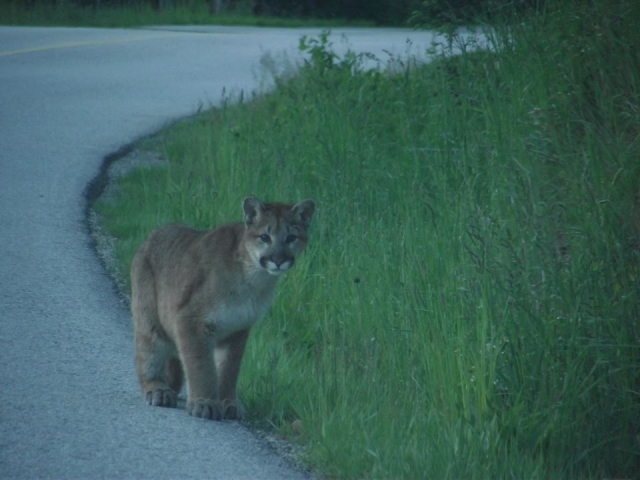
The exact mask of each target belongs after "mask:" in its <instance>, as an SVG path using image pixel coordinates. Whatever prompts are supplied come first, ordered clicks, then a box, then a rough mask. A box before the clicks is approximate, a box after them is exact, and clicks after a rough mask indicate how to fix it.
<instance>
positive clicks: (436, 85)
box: [3, 0, 640, 479]
mask: <svg viewBox="0 0 640 480" xmlns="http://www.w3.org/2000/svg"><path fill="white" fill-rule="evenodd" d="M66 3H67V4H73V7H74V8H76V7H77V6H78V5H81V4H82V6H83V8H84V7H90V8H98V9H102V8H107V6H108V8H111V7H112V6H114V5H113V3H118V5H115V6H116V7H118V8H120V7H124V6H125V5H124V4H126V6H127V7H129V6H130V3H131V2H124V1H122V2H107V0H103V1H102V2H96V1H94V2H84V3H82V2H72V1H71V0H69V1H68V2H66ZM137 3H138V4H139V5H140V6H139V7H136V8H143V7H144V8H147V3H146V2H137ZM334 3H335V4H336V5H338V3H339V4H340V5H341V6H342V7H344V10H340V15H338V14H337V13H336V15H338V16H340V17H343V18H350V17H349V15H350V14H349V12H350V11H353V12H354V13H353V15H354V17H353V18H356V15H355V12H358V11H360V12H362V10H358V9H356V6H360V7H359V8H363V7H364V2H357V1H353V2H348V1H345V2H326V3H324V2H323V3H321V2H313V1H309V2H287V1H284V0H282V1H275V0H274V1H271V2H267V1H264V2H251V3H250V4H248V3H242V2H241V1H240V0H238V2H236V3H223V4H222V5H221V7H224V8H228V9H233V8H240V7H241V5H244V6H245V7H244V8H246V7H247V5H249V6H250V7H251V8H250V9H253V10H255V9H256V8H258V7H259V8H258V13H260V14H263V13H267V14H270V15H276V14H277V15H285V16H286V15H291V16H298V15H300V16H304V15H317V16H319V17H322V16H323V15H324V13H323V11H322V10H321V9H322V8H324V7H327V8H328V5H330V4H331V5H333V4H334ZM61 4H62V2H61V1H59V2H58V3H56V8H58V7H59V6H60V5H61ZM143 4H144V5H143ZM200 4H202V5H204V6H205V7H206V8H210V5H211V4H210V3H207V4H206V5H205V3H204V2H200ZM3 5H4V6H5V8H6V6H7V5H13V6H14V7H15V3H11V2H10V3H6V2H5V3H4V4H3ZM167 5H169V2H157V3H156V5H155V8H158V9H160V10H162V9H173V10H174V11H176V12H180V11H184V9H187V10H188V8H191V7H193V6H195V5H196V2H195V1H193V2H188V3H187V2H178V1H177V0H176V1H175V2H173V3H172V4H171V5H172V6H167ZM187 5H190V6H191V7H188V6H187ZM202 5H200V6H201V7H202ZM367 5H371V8H370V9H367V11H366V12H364V13H362V15H361V16H357V18H364V19H366V20H369V21H373V22H378V23H386V21H384V20H381V18H383V17H384V19H392V18H395V17H393V16H392V15H391V14H389V13H385V14H384V15H383V14H382V13H380V12H389V11H390V10H388V9H390V8H391V7H392V5H395V6H394V7H393V8H396V10H394V11H395V12H396V13H395V14H394V15H396V14H397V20H391V21H390V22H389V23H397V24H402V23H404V22H406V21H408V20H409V19H411V22H412V23H413V24H414V25H431V24H432V23H437V22H441V21H442V20H447V19H448V20H451V21H454V22H458V21H462V20H464V21H470V20H471V21H473V23H474V24H476V25H486V26H487V27H489V28H487V29H486V31H485V32H486V34H487V35H489V38H490V43H491V49H490V50H489V51H479V50H478V49H477V48H476V47H477V46H476V45H474V44H464V45H461V46H462V47H463V48H462V51H463V53H462V54H461V55H458V56H455V57H452V56H450V55H447V54H446V53H445V54H438V55H436V54H434V55H433V61H432V62H431V63H430V64H428V65H416V64H415V63H413V62H411V61H407V60H405V59H399V58H392V59H380V60H381V65H383V64H386V61H387V60H392V62H391V69H388V70H384V69H378V70H365V69H364V68H363V66H362V65H363V61H364V59H365V56H361V55H355V54H353V53H349V54H347V55H345V56H343V57H339V56H337V55H336V54H335V53H334V52H333V50H332V41H333V39H332V38H331V36H330V35H329V34H327V33H325V34H323V35H321V36H319V37H317V38H303V39H302V40H301V43H300V48H301V50H302V51H303V52H304V53H305V61H304V63H303V64H302V65H301V67H300V69H299V72H298V74H297V75H296V76H294V77H291V76H289V75H284V74H281V73H278V72H279V70H278V65H277V63H273V62H271V63H269V62H265V65H267V66H269V67H270V70H271V71H272V72H273V73H274V75H275V82H276V85H277V89H276V90H275V91H274V92H272V93H270V94H268V95H256V96H254V97H252V98H251V99H248V100H247V99H246V98H245V99H230V100H229V101H228V102H225V103H224V104H223V105H222V106H221V107H220V108H218V109H215V110H213V111H209V112H203V113H201V114H200V115H198V116H197V117H195V118H192V119H189V120H187V121H184V122H181V123H178V124H176V125H174V126H173V127H172V128H170V129H168V130H166V131H163V132H160V133H159V134H158V135H157V136H155V137H154V138H152V139H148V140H146V141H145V142H143V143H142V144H141V145H140V148H142V149H144V148H149V149H155V150H159V151H160V152H161V153H162V155H163V157H164V158H165V159H166V160H167V162H168V165H167V166H166V167H156V168H146V169H138V170H135V171H133V172H132V173H131V174H130V175H129V176H127V177H126V178H124V179H122V180H121V181H120V185H119V194H118V195H117V198H116V199H115V201H109V202H107V201H98V202H97V204H96V205H95V208H96V209H97V210H98V212H99V214H100V215H101V218H102V221H103V227H104V228H105V229H106V230H107V231H108V232H110V234H112V235H113V236H114V237H115V238H116V240H117V241H116V249H117V254H118V258H119V261H120V270H121V272H122V275H123V276H124V277H126V272H127V271H128V265H129V262H130V259H131V257H132V255H133V253H134V252H135V249H136V248H137V247H138V246H139V245H140V244H141V243H142V241H143V239H144V238H145V236H146V235H147V234H148V232H149V231H150V230H151V229H152V228H154V227H156V226H158V225H160V224H163V223H165V222H169V221H181V222H184V223H188V224H191V225H195V226H197V227H201V228H209V227H211V226H212V225H217V224H220V223H221V222H226V221H234V220H237V219H239V218H240V203H241V199H242V198H241V197H242V196H244V195H245V194H248V193H253V194H255V195H257V196H258V197H260V198H265V199H277V200H291V201H295V200H298V199H301V198H306V197H313V198H315V199H316V201H317V202H318V207H319V208H318V213H317V217H316V218H315V219H314V225H313V228H312V236H311V245H310V248H309V250H308V251H307V252H306V253H305V255H304V256H303V258H301V259H300V262H299V263H298V264H296V268H295V269H294V271H292V272H291V274H290V275H289V276H287V277H286V278H285V279H284V280H283V282H282V283H283V284H282V285H281V288H280V293H279V296H278V298H277V299H276V303H275V305H274V307H273V309H272V311H271V312H270V314H269V316H268V318H267V319H266V320H265V321H264V322H263V323H262V324H261V325H259V326H258V327H256V328H255V329H254V332H253V334H252V337H251V340H250V346H249V348H248V351H247V358H246V361H245V364H244V370H243V374H242V375H241V386H240V391H241V392H242V398H243V400H244V402H245V404H246V405H247V409H248V412H249V415H250V421H251V422H252V423H254V424H256V425H259V426H261V427H263V428H270V429H274V430H275V431H277V432H278V434H280V435H282V436H285V437H287V438H290V439H291V440H293V441H297V442H300V443H301V444H302V445H304V446H305V451H306V457H305V460H306V461H307V462H308V464H309V465H310V466H312V467H313V468H314V469H315V470H316V471H318V472H319V473H321V474H324V475H327V476H329V477H335V478H364V477H370V478H465V479H473V478H482V479H485V478H545V479H551V478H562V479H566V478H593V479H602V478H629V479H630V478H639V473H638V472H640V98H639V97H640V95H639V92H640V56H639V55H638V53H637V47H638V45H640V29H638V25H640V3H639V2H637V1H635V0H614V1H604V0H565V1H562V0H547V1H546V2H544V4H543V3H542V2H537V3H533V2H494V1H486V2H444V1H427V2H418V3H416V2H385V1H383V0H381V1H379V2H373V1H372V2H367ZM447 5H450V6H453V7H454V8H453V9H450V8H449V7H448V6H447ZM50 6H51V2H39V3H38V5H35V6H33V11H34V12H35V11H37V10H38V9H42V8H49V7H50ZM14 7H11V8H14ZM214 7H216V6H215V5H214ZM458 7H460V8H458ZM15 8H17V7H15ZM61 8H62V7H61ZM65 8H66V7H65ZM149 8H151V7H149ZM203 8H204V7H203ZM216 8H217V7H216ZM335 8H336V9H337V8H338V7H335ZM349 8H353V10H349ZM305 9H307V10H305ZM314 9H315V10H314ZM385 9H387V10H385ZM151 10H153V9H151ZM5 11H6V10H5ZM336 12H337V10H336ZM376 12H378V13H376ZM247 13H248V14H251V15H253V13H252V12H251V11H248V12H247ZM325 13H326V12H325ZM481 14H482V15H481ZM207 15H208V16H211V15H210V14H207ZM3 18H5V17H3ZM450 32H451V33H450V36H449V43H448V44H447V45H444V47H451V46H452V45H454V44H456V43H459V42H461V39H460V38H459V37H457V36H456V35H455V30H454V29H452V30H450ZM445 50H446V48H445ZM434 51H435V49H434Z"/></svg>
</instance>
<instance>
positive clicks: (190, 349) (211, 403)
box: [176, 319, 222, 420]
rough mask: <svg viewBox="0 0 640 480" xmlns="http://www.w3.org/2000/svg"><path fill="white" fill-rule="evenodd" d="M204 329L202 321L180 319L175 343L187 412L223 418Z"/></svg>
mask: <svg viewBox="0 0 640 480" xmlns="http://www.w3.org/2000/svg"><path fill="white" fill-rule="evenodd" d="M211 343H212V342H210V340H209V336H208V332H207V329H206V327H205V325H204V322H202V321H194V320H193V319H181V321H180V322H178V327H177V329H176V345H177V347H178V353H179V354H180V360H181V361H182V366H183V367H184V373H185V375H186V377H187V385H188V398H187V413H189V415H192V416H194V417H200V418H206V419H209V420H221V419H222V406H221V404H220V398H219V395H218V380H217V378H216V377H217V375H216V368H215V364H214V361H213V355H212V352H211V346H210V345H211Z"/></svg>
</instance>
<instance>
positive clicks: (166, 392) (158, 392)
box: [145, 388, 178, 408]
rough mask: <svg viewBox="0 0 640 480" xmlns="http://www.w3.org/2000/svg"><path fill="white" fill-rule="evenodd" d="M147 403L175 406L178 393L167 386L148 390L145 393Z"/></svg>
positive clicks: (154, 405)
mask: <svg viewBox="0 0 640 480" xmlns="http://www.w3.org/2000/svg"><path fill="white" fill-rule="evenodd" d="M145 399H146V401H147V404H148V405H151V406H152V407H170V408H175V406H176V405H177V404H178V395H177V394H176V392H174V391H173V390H171V389H169V388H156V389H154V390H149V391H147V393H146V394H145Z"/></svg>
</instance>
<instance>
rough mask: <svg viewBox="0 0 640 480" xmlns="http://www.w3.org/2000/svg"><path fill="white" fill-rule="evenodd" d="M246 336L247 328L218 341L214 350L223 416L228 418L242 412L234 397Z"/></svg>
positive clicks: (238, 416)
mask: <svg viewBox="0 0 640 480" xmlns="http://www.w3.org/2000/svg"><path fill="white" fill-rule="evenodd" d="M247 338H249V330H248V329H247V330H241V331H240V332H236V333H234V334H233V335H231V336H230V337H229V338H227V339H225V340H224V341H222V342H220V343H219V344H218V345H216V348H215V350H214V358H215V361H216V368H217V371H218V382H219V384H220V400H221V401H222V408H223V417H224V418H226V419H230V420H235V419H238V418H241V417H242V415H243V413H244V412H243V411H242V407H241V406H240V403H239V402H238V399H237V397H236V386H237V384H238V375H239V374H240V366H241V364H242V356H243V355H244V348H245V346H246V344H247Z"/></svg>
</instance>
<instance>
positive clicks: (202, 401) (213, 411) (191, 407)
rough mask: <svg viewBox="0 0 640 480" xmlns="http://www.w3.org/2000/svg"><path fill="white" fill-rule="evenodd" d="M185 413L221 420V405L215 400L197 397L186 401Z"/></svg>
mask: <svg viewBox="0 0 640 480" xmlns="http://www.w3.org/2000/svg"><path fill="white" fill-rule="evenodd" d="M187 413H188V414H189V415H191V416H193V417H198V418H204V419H207V420H222V405H221V404H220V402H218V401H216V400H211V399H208V398H198V399H196V400H193V401H192V400H189V401H188V402H187Z"/></svg>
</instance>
